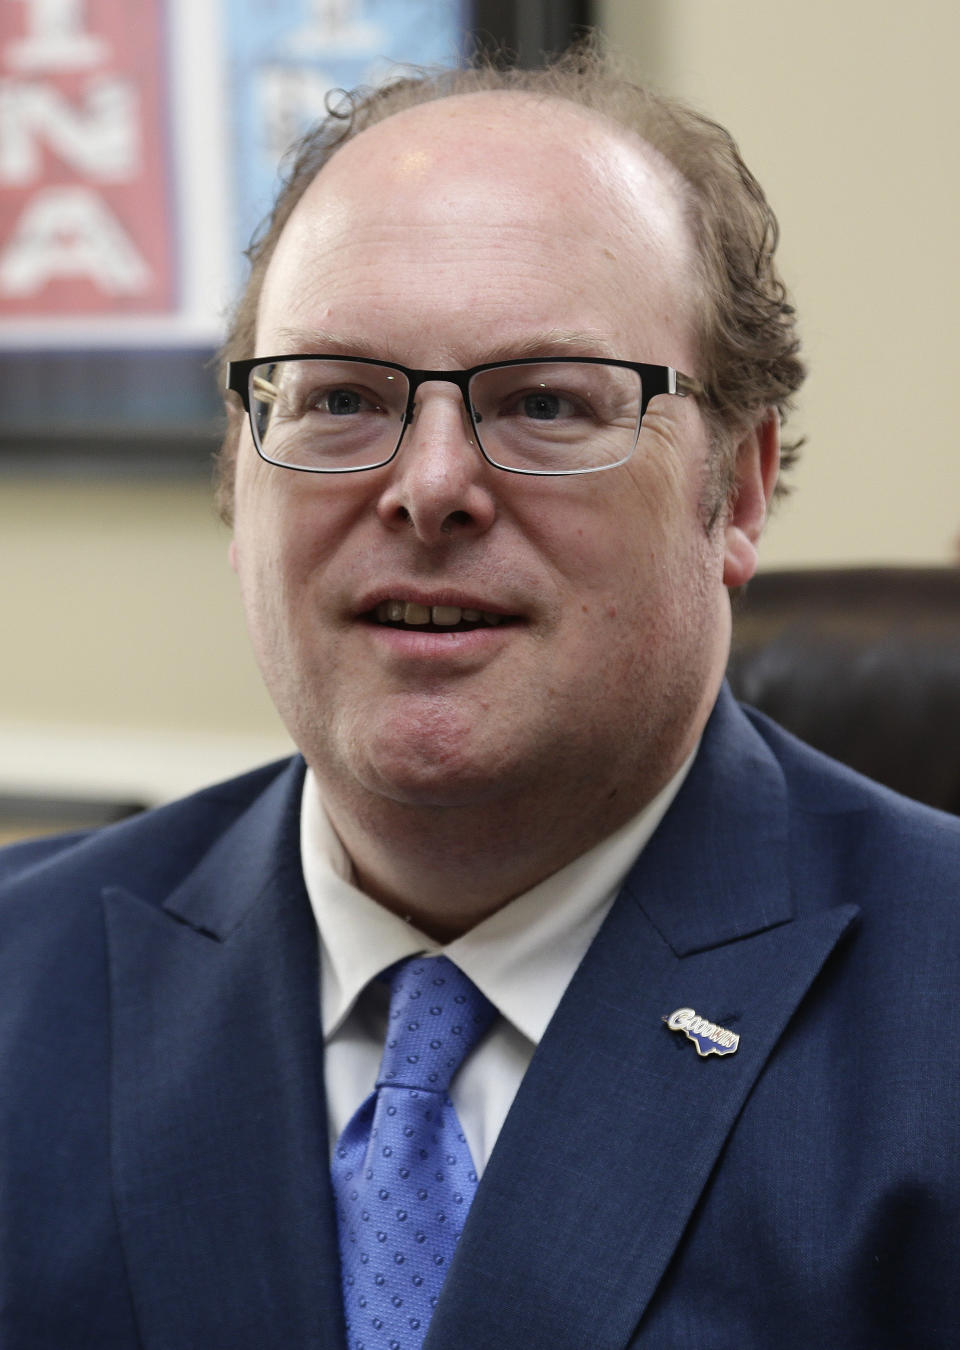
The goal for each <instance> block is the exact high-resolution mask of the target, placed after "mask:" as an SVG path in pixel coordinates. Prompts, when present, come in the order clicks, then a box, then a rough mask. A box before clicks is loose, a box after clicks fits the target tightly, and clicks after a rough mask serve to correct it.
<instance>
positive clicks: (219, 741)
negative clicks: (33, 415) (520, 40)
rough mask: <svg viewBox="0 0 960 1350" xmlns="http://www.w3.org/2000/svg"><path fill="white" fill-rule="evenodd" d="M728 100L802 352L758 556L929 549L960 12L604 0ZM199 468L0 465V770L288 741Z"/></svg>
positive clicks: (638, 50) (135, 781)
mask: <svg viewBox="0 0 960 1350" xmlns="http://www.w3.org/2000/svg"><path fill="white" fill-rule="evenodd" d="M605 22H606V27H607V29H608V31H609V32H610V34H611V35H612V37H613V38H614V40H615V41H616V42H617V43H619V44H620V45H622V46H623V47H624V48H625V49H627V50H628V51H630V52H632V53H634V54H635V55H636V56H637V57H638V59H639V60H640V62H641V63H642V65H643V66H645V67H646V69H647V73H648V75H649V76H651V77H652V78H654V79H655V80H656V81H657V82H658V83H659V84H661V85H663V86H664V87H666V88H668V89H671V90H674V91H676V92H678V93H681V94H684V95H686V96H687V97H689V98H691V99H693V100H694V101H695V102H697V103H698V104H700V105H702V106H703V107H704V108H705V109H706V110H708V111H710V112H712V113H713V114H714V115H715V116H717V117H718V118H719V119H720V120H721V121H724V122H726V123H727V124H728V125H729V126H730V127H731V128H732V129H733V130H734V131H735V133H736V134H737V136H738V137H739V139H740V142H741V144H742V147H743V149H744V152H745V154H746V157H747V159H748V161H749V162H750V163H751V165H752V166H753V167H754V169H755V170H756V172H757V174H758V176H759V177H760V179H761V181H763V182H764V184H765V185H766V187H767V188H768V191H769V193H770V196H771V198H772V200H773V202H774V205H775V206H776V208H777V210H778V212H779V214H780V217H781V220H782V224H783V235H784V242H783V265H784V269H785V271H786V274H787V276H788V279H789V280H790V281H791V284H792V287H793V289H794V292H795V296H796V300H797V302H798V305H799V307H800V310H801V316H802V318H803V327H804V332H805V335H806V346H807V352H808V356H809V362H810V366H811V369H812V374H811V379H810V383H809V386H808V392H806V393H805V394H804V397H803V402H802V406H801V408H800V411H799V416H798V417H797V429H798V430H800V431H802V432H803V433H805V434H806V435H807V436H808V437H809V446H808V449H807V452H806V459H805V462H804V465H803V467H802V469H801V471H800V474H799V476H798V480H797V486H798V490H797V493H796V495H795V497H794V499H793V500H792V501H790V502H788V503H787V505H786V506H785V507H784V508H783V510H782V511H781V512H780V514H779V516H778V518H777V519H776V520H775V522H774V524H773V526H772V528H771V530H770V534H769V538H768V547H767V553H766V558H767V563H768V565H785V564H795V563H799V564H804V565H806V564H815V563H819V562H867V561H883V562H886V561H892V562H945V561H948V560H951V558H952V557H953V555H954V552H955V549H956V539H957V535H958V533H960V467H958V464H960V457H958V455H957V453H956V449H955V431H954V411H953V405H954V392H955V390H956V389H957V386H958V372H960V337H958V327H957V314H958V309H960V306H958V299H960V297H958V294H957V291H958V284H957V283H958V275H960V267H958V263H957V241H956V234H957V223H956V222H957V219H958V216H960V211H958V206H960V202H958V173H957V147H956V140H957V131H958V126H957V122H958V118H957V109H958V102H960V95H958V86H960V81H958V79H957V76H956V72H955V69H954V63H955V60H956V53H957V51H958V50H960V8H957V7H955V6H954V5H953V4H952V3H947V2H946V0H944V3H937V4H933V3H924V0H921V2H920V3H913V4H912V5H909V6H899V5H894V4H892V3H889V0H880V3H878V0H806V3H804V4H802V5H799V4H798V5H786V4H770V3H769V0H766V2H765V3H760V0H606V5H605ZM226 549H227V537H226V532H225V531H224V529H223V527H222V526H221V525H220V524H219V523H218V522H217V521H216V519H215V517H214V514H213V511H212V508H211V506H210V503H209V494H208V491H207V489H206V487H205V485H204V484H201V483H190V484H180V485H176V484H156V483H153V484H149V483H147V484H125V485H124V484H117V483H105V484H97V483H92V482H86V483H79V482H72V481H64V482H58V481H56V480H43V481H39V482H36V483H30V482H28V481H18V482H11V481H9V480H0V576H2V577H3V579H4V584H3V587H2V589H0V597H2V599H0V625H2V627H0V632H2V635H3V637H2V651H3V658H2V660H0V790H3V788H5V787H7V788H9V787H11V786H21V787H36V786H46V785H49V786H53V787H55V788H59V789H61V790H82V791H110V790H116V791H118V792H123V793H128V792H134V793H138V794H140V795H143V796H145V797H147V798H148V799H151V800H153V799H160V798H163V797H169V796H171V795H173V794H174V793H176V792H180V791H183V790H186V789H188V788H189V787H191V786H193V785H195V784H200V783H203V782H209V781H212V780H214V779H216V778H217V777H219V776H222V775H223V774H225V773H229V772H231V771H233V770H234V769H239V768H241V767H243V766H245V765H247V764H253V763H255V762H256V761H258V760H260V759H263V758H267V757H269V756H270V755H272V754H274V753H280V752H282V750H283V749H284V747H285V746H286V744H287V742H286V738H285V736H284V734H283V732H282V730H281V728H280V727H279V723H278V721H277V719H276V717H275V715H274V714H273V712H272V710H271V708H270V705H269V703H268V701H267V698H266V695H265V694H264V693H263V692H262V690H261V688H260V684H259V679H258V676H257V674H256V672H255V670H254V666H253V662H252V659H251V657H250V656H249V654H248V651H247V646H246V639H245V635H244V633H243V628H242V622H241V618H240V613H239V606H238V603H237V599H236V594H235V588H234V582H233V577H232V574H231V573H230V571H229V569H228V567H227V562H226Z"/></svg>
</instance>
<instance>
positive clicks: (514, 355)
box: [275, 328, 618, 368]
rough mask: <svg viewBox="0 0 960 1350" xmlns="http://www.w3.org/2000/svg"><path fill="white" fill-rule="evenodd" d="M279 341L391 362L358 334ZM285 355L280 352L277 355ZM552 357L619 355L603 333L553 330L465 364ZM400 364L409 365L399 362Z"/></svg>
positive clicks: (309, 333)
mask: <svg viewBox="0 0 960 1350" xmlns="http://www.w3.org/2000/svg"><path fill="white" fill-rule="evenodd" d="M277 339H278V341H279V342H281V343H283V344H284V346H287V345H289V347H290V352H291V354H292V353H303V354H307V353H313V352H316V353H329V354H330V355H331V356H333V355H336V356H363V357H366V358H368V359H373V360H378V359H379V360H381V361H390V360H394V359H397V358H394V357H393V356H392V355H391V354H390V348H389V346H388V347H386V349H385V348H384V345H383V344H382V343H374V342H371V341H370V339H369V338H364V337H360V336H359V335H357V334H352V335H349V336H348V335H347V334H344V333H334V332H333V331H331V330H327V329H300V328H282V329H280V330H279V331H278V333H277ZM275 354H276V355H278V356H279V355H281V353H280V352H277V353H275ZM551 356H601V357H609V358H611V359H616V357H617V356H618V353H617V352H615V350H614V348H613V347H612V346H611V345H610V343H609V342H608V340H607V339H606V338H605V337H603V336H602V335H601V334H600V333H595V332H590V331H589V330H583V331H577V330H573V329H569V330H568V329H559V328H552V329H549V330H547V331H545V332H540V333H531V334H528V335H527V336H526V337H523V338H517V339H514V340H510V341H503V342H496V343H494V344H493V345H492V346H489V347H485V348H484V349H483V350H482V352H481V353H479V359H477V360H473V361H464V362H463V363H462V365H463V367H464V368H467V367H469V366H473V365H486V364H487V363H488V362H494V361H512V360H516V359H521V358H523V357H544V358H549V357H551ZM397 364H398V365H403V364H405V362H402V361H400V360H399V359H397Z"/></svg>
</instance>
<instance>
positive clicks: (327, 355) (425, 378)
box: [226, 352, 701, 478]
mask: <svg viewBox="0 0 960 1350" xmlns="http://www.w3.org/2000/svg"><path fill="white" fill-rule="evenodd" d="M285 361H342V362H346V363H350V364H352V365H358V366H379V367H381V368H384V369H386V370H396V371H398V372H399V373H400V374H401V375H403V376H405V377H406V380H407V383H408V385H409V391H408V394H407V406H406V408H405V409H404V412H403V418H402V420H401V424H400V434H399V436H398V437H397V443H396V445H395V446H394V448H393V451H392V453H391V454H390V455H388V456H387V458H386V459H383V460H380V461H378V463H376V464H358V465H351V466H350V467H348V468H342V469H329V468H324V467H321V466H319V465H308V464H285V463H284V462H283V461H282V460H277V459H271V458H270V457H269V456H268V455H266V454H264V451H263V448H262V446H261V444H260V437H259V435H258V433H257V428H256V425H255V423H254V415H253V409H252V407H251V399H250V376H251V374H252V372H253V371H254V370H255V369H256V367H257V366H269V365H277V364H279V363H280V362H285ZM543 365H581V366H617V367H619V368H620V369H622V370H632V371H635V372H636V374H637V375H639V376H640V391H641V399H640V416H639V418H638V420H637V438H636V440H635V441H634V444H633V449H632V450H631V451H630V455H632V454H633V450H635V449H636V446H637V440H639V437H640V428H641V427H642V426H643V419H644V416H645V414H646V411H647V408H648V406H649V404H650V402H651V400H652V399H654V398H656V397H657V396H658V395H659V394H675V395H677V396H679V397H680V398H696V397H697V395H698V394H700V393H701V389H700V385H699V384H698V382H697V381H696V380H694V379H693V378H692V377H691V376H689V375H684V374H683V373H682V371H679V370H676V369H675V368H674V367H673V366H659V365H650V364H649V363H648V362H645V361H621V360H619V359H617V358H612V357H606V356H520V357H516V358H515V359H514V360H509V361H485V362H483V363H482V364H481V365H479V366H470V367H468V368H467V369H466V370H414V369H412V368H411V367H410V366H402V365H400V363H399V362H397V361H380V360H378V359H377V358H376V357H371V356H343V355H340V354H338V353H331V352H292V353H285V354H284V355H283V356H254V357H245V358H244V359H243V360H240V361H228V362H227V378H226V388H227V389H228V390H230V391H232V392H233V393H235V394H238V395H239V396H240V401H241V402H242V404H243V407H244V410H245V412H246V414H247V419H248V422H249V424H250V432H251V435H252V437H253V444H254V447H255V449H256V451H257V454H258V455H259V456H260V458H261V459H262V460H263V461H264V462H265V463H267V464H275V465H276V466H277V468H279V469H291V470H293V471H294V472H296V473H336V474H344V473H366V472H368V471H369V470H370V469H382V468H384V466H385V465H387V464H390V463H391V462H392V461H393V460H394V459H396V457H397V454H398V452H399V450H400V446H401V444H402V442H403V437H404V434H405V433H406V430H407V427H408V426H409V425H410V423H411V422H412V421H413V414H414V410H415V406H416V396H417V391H418V389H419V388H420V386H421V385H422V384H426V383H428V382H429V381H433V380H437V381H440V382H442V383H445V384H453V385H456V387H457V388H458V389H459V390H460V393H461V396H462V397H463V402H464V407H465V408H466V410H467V416H468V417H469V419H470V426H471V428H472V429H473V434H474V436H475V438H476V443H477V448H478V449H479V451H480V453H481V455H482V456H483V458H484V459H485V460H486V462H487V463H488V464H490V465H491V466H492V467H493V468H495V469H500V470H501V471H502V472H503V473H519V474H525V475H527V476H529V477H534V478H563V477H573V476H574V475H576V474H585V473H602V472H604V471H605V470H606V469H616V468H619V467H620V466H621V465H622V464H624V463H626V462H627V460H628V459H629V458H630V455H628V456H627V457H626V459H624V460H621V461H619V462H618V463H617V464H603V465H595V466H592V467H590V468H586V469H517V468H513V467H512V466H510V465H508V464H500V463H498V462H497V461H496V460H495V459H491V457H490V456H489V455H488V454H487V452H486V450H484V448H483V439H482V437H481V435H480V431H479V428H478V427H477V418H476V415H475V410H474V408H473V405H472V403H471V401H470V382H471V380H473V379H474V378H475V377H476V376H477V375H481V374H483V372H484V371H487V370H500V369H503V368H510V367H513V366H543Z"/></svg>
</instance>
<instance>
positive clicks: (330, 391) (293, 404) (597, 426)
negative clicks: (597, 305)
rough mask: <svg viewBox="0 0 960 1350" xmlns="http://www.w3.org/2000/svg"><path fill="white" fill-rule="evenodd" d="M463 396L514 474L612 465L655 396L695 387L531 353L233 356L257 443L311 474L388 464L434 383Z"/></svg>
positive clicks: (642, 369) (623, 366)
mask: <svg viewBox="0 0 960 1350" xmlns="http://www.w3.org/2000/svg"><path fill="white" fill-rule="evenodd" d="M433 380H439V381H443V382H445V383H448V384H454V385H456V386H457V388H458V389H459V390H460V393H461V394H462V395H463V400H464V403H465V405H466V408H467V412H468V414H469V417H470V424H471V426H472V428H473V434H474V437H475V438H476V443H477V446H478V448H479V450H480V452H481V454H482V455H483V457H484V459H486V460H487V461H488V462H489V463H490V464H493V465H494V466H495V467H496V468H498V469H506V470H507V471H508V472H509V473H524V474H582V473H597V472H599V471H601V470H603V469H615V468H617V466H618V465H620V464H625V463H626V461H627V460H628V459H629V458H630V456H631V455H632V454H633V452H634V450H635V448H636V445H637V442H638V440H639V437H640V427H641V424H642V422H643V416H644V413H645V412H646V411H647V407H648V405H649V403H650V400H651V399H652V398H656V396H657V395H658V394H677V395H680V396H681V397H685V396H688V395H696V393H697V392H698V386H697V385H696V383H695V381H693V380H691V379H690V378H689V376H686V375H682V374H680V372H679V371H676V370H674V369H673V368H672V367H671V366H650V365H645V364H643V363H642V362H636V361H607V360H603V359H601V358H598V357H579V356H570V357H566V356H564V357H556V358H554V359H552V360H541V359H540V358H538V357H529V358H524V359H522V360H517V361H504V362H500V363H496V364H489V365H482V366H473V367H472V368H471V369H470V370H408V369H407V367H406V366H400V365H396V364H395V363H394V362H392V361H372V360H369V359H368V358H366V357H359V356H271V357H265V358H262V357H256V358H254V359H253V360H248V361H231V362H230V363H229V365H228V367H227V388H228V389H231V390H233V391H234V392H235V393H237V394H239V395H240V398H241V399H242V401H243V406H244V408H245V409H246V411H247V413H248V414H249V417H250V427H251V430H252V432H253V443H254V445H255V446H256V448H257V451H258V453H259V454H260V456H261V458H263V459H265V460H266V461H267V462H268V463H269V464H278V465H280V467H281V468H285V469H298V470H302V471H303V472H306V473H359V472H361V471H363V470H365V469H377V468H380V467H381V465H384V464H388V463H389V462H390V460H391V459H393V457H394V455H395V454H396V453H397V451H398V450H399V448H400V442H401V441H402V440H403V433H404V432H405V431H406V429H407V427H408V426H409V425H410V423H411V421H412V420H413V414H414V403H415V399H416V394H417V390H418V389H419V388H420V386H421V385H422V384H425V383H426V382H427V381H433Z"/></svg>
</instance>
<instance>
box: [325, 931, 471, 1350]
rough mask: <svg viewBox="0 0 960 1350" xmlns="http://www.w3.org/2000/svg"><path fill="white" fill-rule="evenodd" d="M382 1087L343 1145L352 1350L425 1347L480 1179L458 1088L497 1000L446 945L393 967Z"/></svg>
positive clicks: (343, 1231)
mask: <svg viewBox="0 0 960 1350" xmlns="http://www.w3.org/2000/svg"><path fill="white" fill-rule="evenodd" d="M388 977H389V978H390V979H391V982H392V988H391V994H390V1016H389V1021H388V1024H387V1039H386V1044H385V1046H384V1051H383V1059H382V1061H381V1064H380V1073H379V1075H378V1078H377V1085H376V1090H375V1091H374V1092H372V1093H371V1094H370V1096H369V1097H368V1098H367V1099H366V1101H365V1102H363V1103H362V1105H361V1106H360V1107H359V1108H358V1109H357V1111H356V1112H355V1114H354V1115H353V1117H352V1119H351V1120H350V1121H349V1123H348V1124H347V1126H346V1128H345V1129H344V1131H343V1133H342V1134H341V1136H340V1138H339V1140H338V1141H337V1147H336V1149H335V1151H334V1157H333V1163H332V1167H331V1171H332V1176H333V1186H334V1191H335V1192H336V1196H337V1218H338V1226H339V1234H340V1264H341V1270H342V1275H343V1303H344V1311H345V1312H346V1318H347V1345H348V1347H349V1350H419V1347H420V1345H421V1344H422V1343H423V1338H424V1336H425V1335H426V1334H427V1327H428V1326H429V1323H430V1317H431V1314H432V1313H433V1310H434V1308H435V1307H436V1305H437V1299H438V1298H439V1296H440V1290H441V1288H442V1286H443V1281H444V1278H445V1276H446V1273H447V1268H448V1266H449V1264H450V1260H451V1258H452V1256H453V1252H454V1248H455V1247H456V1245H457V1240H458V1238H459V1237H460V1233H461V1231H462V1229H463V1225H464V1222H465V1220H466V1217H467V1210H468V1209H469V1207H470V1202H471V1201H472V1199H473V1195H474V1192H475V1190H476V1187H477V1174H476V1172H475V1170H474V1166H473V1159H472V1158H471V1157H470V1149H469V1147H468V1145H467V1142H466V1139H465V1138H464V1134H463V1130H462V1129H461V1126H460V1122H459V1120H458V1119H457V1113H456V1111H455V1110H454V1108H453V1103H452V1102H451V1100H450V1097H449V1095H448V1091H447V1089H448V1088H449V1085H450V1080H451V1079H452V1078H453V1076H454V1074H455V1073H456V1072H457V1070H458V1069H459V1067H460V1065H461V1064H462V1062H463V1060H464V1058H465V1057H466V1056H467V1055H468V1054H469V1052H470V1051H471V1050H472V1049H473V1047H474V1046H475V1045H476V1044H477V1042H478V1041H479V1040H480V1038H481V1036H482V1035H483V1034H484V1032H485V1031H486V1030H487V1028H488V1027H489V1026H490V1023H491V1022H492V1020H493V1017H494V1014H495V1009H494V1007H493V1004H492V1003H490V1001H489V1000H488V999H487V998H485V997H484V995H483V994H481V992H480V990H479V989H478V988H477V987H476V985H475V984H473V982H472V981H471V980H469V979H468V978H467V977H466V975H464V974H463V972H462V971H461V970H458V968H457V967H456V966H455V965H454V964H453V962H452V961H448V960H447V958H446V957H445V956H438V957H422V956H415V957H412V958H410V959H409V960H407V961H402V962H400V963H399V965H397V966H396V967H394V969H393V970H392V971H391V972H389V976H388Z"/></svg>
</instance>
